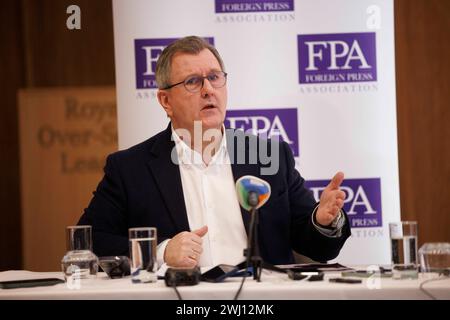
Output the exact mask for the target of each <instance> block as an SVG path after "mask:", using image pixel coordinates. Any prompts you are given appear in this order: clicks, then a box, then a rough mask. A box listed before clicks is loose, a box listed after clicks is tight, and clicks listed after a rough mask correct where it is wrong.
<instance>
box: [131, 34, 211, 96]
mask: <svg viewBox="0 0 450 320" xmlns="http://www.w3.org/2000/svg"><path fill="white" fill-rule="evenodd" d="M204 39H205V40H206V41H208V42H209V43H210V44H212V45H214V38H204ZM175 40H178V38H169V39H135V40H134V55H135V60H136V89H156V88H157V87H158V86H157V85H156V79H155V71H156V62H157V61H158V59H159V56H160V55H161V53H162V51H163V50H164V49H165V48H166V47H167V46H168V45H169V44H171V43H172V42H174V41H175Z"/></svg>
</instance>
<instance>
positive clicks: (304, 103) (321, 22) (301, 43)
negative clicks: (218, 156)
mask: <svg viewBox="0 0 450 320" xmlns="http://www.w3.org/2000/svg"><path fill="white" fill-rule="evenodd" d="M113 9H114V35H115V36H114V37H115V39H114V40H115V59H116V81H117V98H118V125H119V147H120V149H124V148H127V147H129V146H132V145H134V144H136V143H138V142H141V141H143V140H145V139H147V138H149V137H150V136H152V135H154V134H156V133H157V132H159V131H161V130H163V129H165V127H166V126H167V123H168V119H167V118H166V116H165V114H164V112H163V110H162V108H161V107H160V106H159V104H158V101H157V98H156V89H154V88H153V87H152V85H153V82H154V80H153V79H154V62H155V61H156V59H157V57H158V54H159V53H160V51H161V50H162V49H163V48H164V46H166V45H167V44H168V43H170V41H173V40H175V39H177V38H181V37H183V36H188V35H198V36H201V37H207V38H210V39H209V40H210V41H212V42H213V43H214V45H215V46H216V48H217V49H218V51H219V52H220V54H221V55H222V58H223V60H224V62H225V68H226V71H227V72H228V73H229V76H228V92H229V96H228V110H229V112H228V114H227V120H226V124H227V125H230V124H231V123H232V124H234V125H235V126H237V127H242V128H243V129H248V128H252V129H254V130H255V132H264V131H267V129H269V127H270V126H272V125H274V123H275V122H276V120H278V121H279V122H277V123H278V124H281V126H282V127H281V128H280V127H279V126H278V127H277V128H278V129H282V130H285V132H286V133H287V135H288V137H289V140H290V141H291V142H292V144H291V147H292V149H293V152H294V154H295V155H296V156H298V157H296V161H297V169H299V171H300V172H301V174H302V176H303V177H305V178H306V179H307V180H308V186H309V187H310V188H311V189H312V190H313V191H314V192H315V194H316V195H317V196H319V194H320V193H319V191H320V189H321V187H324V186H325V185H326V184H327V182H328V181H327V179H330V178H331V177H332V176H333V175H334V174H335V173H336V172H337V171H339V170H342V171H343V172H344V173H345V176H346V179H345V181H344V183H343V189H344V191H346V193H347V202H346V204H345V209H346V210H347V212H348V213H349V217H350V220H351V226H352V237H351V238H350V239H349V240H348V241H347V243H346V245H345V247H344V249H343V250H342V251H341V254H340V255H339V257H338V258H337V259H336V260H337V261H339V262H341V263H346V264H372V263H377V264H386V263H389V262H390V247H389V232H388V228H387V224H388V222H389V221H394V220H399V218H400V204H399V187H398V160H397V133H396V130H397V129H396V101H395V65H394V56H395V55H394V24H393V19H394V18H393V1H392V0H334V1H329V0H297V1H294V0H284V1H283V0H260V1H258V0H215V1H213V0H190V1H186V0H164V1H162V0H161V1H145V0H127V1H122V0H114V2H113ZM283 110H284V111H283ZM236 117H239V118H236ZM277 117H278V119H277ZM267 124H270V125H269V126H267Z"/></svg>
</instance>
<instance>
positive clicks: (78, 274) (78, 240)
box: [61, 226, 98, 282]
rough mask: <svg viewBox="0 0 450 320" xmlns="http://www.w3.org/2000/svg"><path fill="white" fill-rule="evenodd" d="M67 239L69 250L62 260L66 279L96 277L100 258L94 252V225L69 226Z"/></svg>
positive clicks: (69, 280)
mask: <svg viewBox="0 0 450 320" xmlns="http://www.w3.org/2000/svg"><path fill="white" fill-rule="evenodd" d="M66 240H67V243H66V245H67V252H66V254H65V255H64V257H63V258H62V260H61V268H62V271H63V272H64V277H65V279H66V281H67V282H72V281H73V280H78V279H90V278H95V277H96V276H97V271H98V258H97V256H96V255H95V254H94V253H93V252H92V227H91V226H68V227H67V228H66Z"/></svg>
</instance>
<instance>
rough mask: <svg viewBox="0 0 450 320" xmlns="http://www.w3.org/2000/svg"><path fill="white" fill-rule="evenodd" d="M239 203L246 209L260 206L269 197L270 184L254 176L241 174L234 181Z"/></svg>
mask: <svg viewBox="0 0 450 320" xmlns="http://www.w3.org/2000/svg"><path fill="white" fill-rule="evenodd" d="M236 193H237V196H238V200H239V203H240V205H241V206H242V207H243V208H244V209H245V210H247V211H250V210H252V209H259V208H261V207H262V206H263V205H264V204H265V203H266V202H267V200H269V197H270V184H269V183H268V182H267V181H264V180H262V179H260V178H257V177H255V176H242V177H240V178H239V179H238V180H237V181H236Z"/></svg>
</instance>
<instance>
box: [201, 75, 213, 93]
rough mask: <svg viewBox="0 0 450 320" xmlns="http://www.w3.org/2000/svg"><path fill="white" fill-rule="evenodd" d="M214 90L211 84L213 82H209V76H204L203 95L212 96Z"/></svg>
mask: <svg viewBox="0 0 450 320" xmlns="http://www.w3.org/2000/svg"><path fill="white" fill-rule="evenodd" d="M213 91H214V87H213V86H212V85H211V82H209V80H208V79H207V78H203V85H202V90H201V94H202V97H208V96H210V95H211V94H212V93H213Z"/></svg>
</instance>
